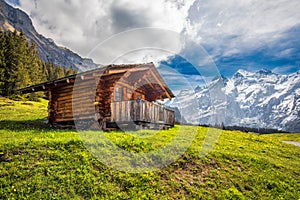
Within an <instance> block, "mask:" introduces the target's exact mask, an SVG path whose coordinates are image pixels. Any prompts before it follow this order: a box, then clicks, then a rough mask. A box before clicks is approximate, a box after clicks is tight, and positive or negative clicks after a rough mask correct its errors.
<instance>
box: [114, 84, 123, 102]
mask: <svg viewBox="0 0 300 200" xmlns="http://www.w3.org/2000/svg"><path fill="white" fill-rule="evenodd" d="M115 90H116V91H115V101H121V100H122V99H121V98H122V90H121V88H118V87H116V89H115Z"/></svg>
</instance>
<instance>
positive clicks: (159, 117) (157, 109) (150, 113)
mask: <svg viewBox="0 0 300 200" xmlns="http://www.w3.org/2000/svg"><path fill="white" fill-rule="evenodd" d="M111 110H112V111H111V121H112V122H117V123H127V122H145V123H152V124H165V125H174V121H175V114H174V111H173V110H171V109H169V108H165V107H163V106H160V105H157V104H154V103H151V102H148V101H144V100H131V101H120V102H113V103H111Z"/></svg>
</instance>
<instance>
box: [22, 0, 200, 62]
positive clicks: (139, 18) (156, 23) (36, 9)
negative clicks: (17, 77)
mask: <svg viewBox="0 0 300 200" xmlns="http://www.w3.org/2000/svg"><path fill="white" fill-rule="evenodd" d="M193 2H194V0H181V1H175V0H152V1H139V0H113V1H104V0H89V1H82V0H51V1H49V0H35V1H28V0H20V7H21V8H22V9H23V10H25V11H26V12H27V13H29V14H30V15H31V17H32V19H33V23H34V25H35V27H36V29H37V30H38V31H39V32H40V33H42V34H44V35H45V36H47V37H51V38H53V39H54V41H56V42H57V43H58V44H60V45H63V46H66V47H69V48H70V49H72V50H74V51H76V52H78V53H79V54H81V55H83V56H85V55H87V54H88V53H89V52H90V51H91V50H92V49H93V48H94V47H95V46H96V45H97V44H99V43H100V42H102V41H104V40H106V39H107V38H109V37H110V36H112V35H114V34H117V33H120V32H123V31H126V30H131V29H134V28H143V27H156V28H163V29H169V30H173V31H175V32H178V33H180V32H181V31H182V30H183V29H184V27H185V24H186V18H187V16H188V9H189V7H190V6H191V5H192V3H193ZM146 36H147V38H145V39H146V40H152V41H157V36H155V37H152V38H151V35H146ZM133 40H134V38H132V39H131V40H129V41H123V43H125V44H127V45H128V46H130V43H131V42H133ZM113 48H114V49H116V48H117V47H113Z"/></svg>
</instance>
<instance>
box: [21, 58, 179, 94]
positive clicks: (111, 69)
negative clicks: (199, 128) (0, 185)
mask: <svg viewBox="0 0 300 200" xmlns="http://www.w3.org/2000/svg"><path fill="white" fill-rule="evenodd" d="M107 76H109V79H110V80H112V81H115V82H116V84H117V85H118V84H119V83H121V82H127V83H128V86H131V87H135V88H143V89H144V90H145V91H148V92H150V93H151V92H152V93H155V95H154V98H158V96H160V97H161V98H169V99H171V98H173V97H174V94H173V93H172V91H171V90H170V88H169V87H168V86H167V84H166V82H165V81H164V80H163V78H162V77H161V75H160V74H159V72H158V71H157V69H156V67H155V66H154V64H153V63H147V64H129V65H108V66H106V67H101V68H97V69H94V70H90V71H86V72H83V73H79V74H75V75H71V76H67V77H64V78H60V79H56V80H53V81H49V82H45V83H41V84H37V85H32V86H29V87H26V88H23V89H20V90H19V91H20V92H21V93H31V92H38V91H47V90H51V89H55V88H56V87H61V86H64V85H68V84H74V82H75V80H76V79H77V80H78V79H80V80H82V81H84V80H90V79H96V78H99V79H100V77H107Z"/></svg>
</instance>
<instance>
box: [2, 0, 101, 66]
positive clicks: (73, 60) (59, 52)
mask: <svg viewBox="0 0 300 200" xmlns="http://www.w3.org/2000/svg"><path fill="white" fill-rule="evenodd" d="M0 28H1V29H2V30H5V31H14V30H17V31H21V30H22V31H24V33H25V36H26V37H27V38H28V39H29V40H30V42H34V43H35V44H36V45H37V49H38V51H39V52H40V57H41V59H42V60H43V61H45V62H48V61H49V62H51V63H53V64H56V65H59V66H63V67H67V68H68V67H70V66H72V67H73V68H75V69H76V70H81V71H86V70H88V69H93V68H96V67H97V66H98V65H96V64H95V63H94V62H93V61H92V60H91V59H87V58H81V57H80V56H79V55H78V54H76V53H74V52H72V51H71V50H69V49H67V48H64V47H59V46H57V45H56V44H55V43H54V41H53V40H52V39H50V38H45V37H44V36H42V35H41V34H39V33H37V32H36V30H35V28H34V26H33V25H32V21H31V19H30V18H29V16H28V15H27V14H26V13H25V12H23V11H22V10H20V9H18V8H14V7H12V6H10V5H9V4H7V3H6V2H5V1H4V0H0Z"/></svg>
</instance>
